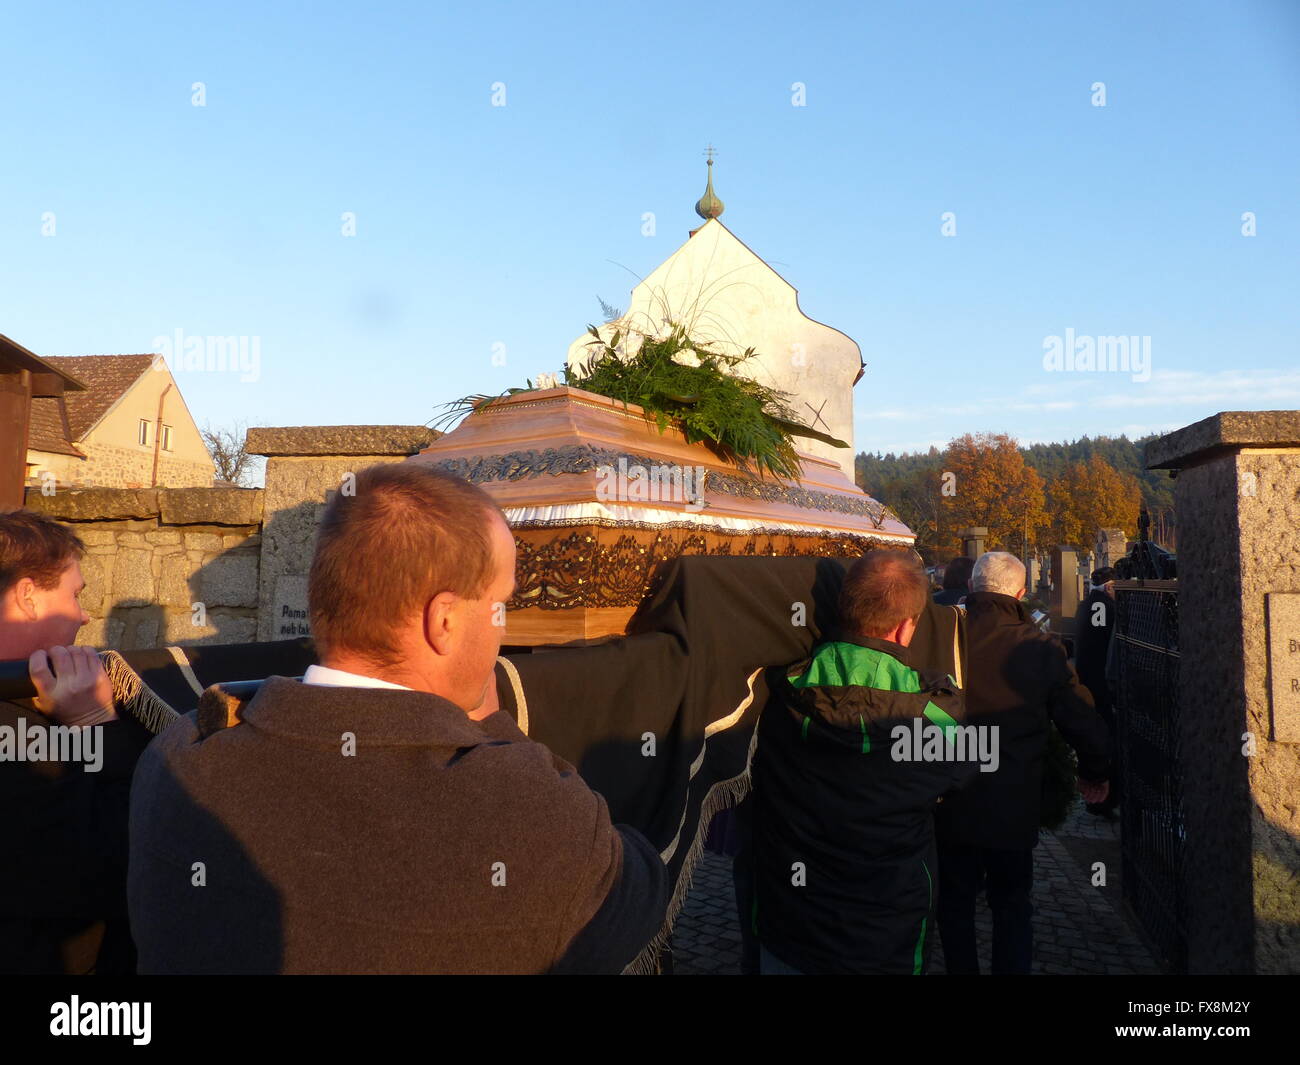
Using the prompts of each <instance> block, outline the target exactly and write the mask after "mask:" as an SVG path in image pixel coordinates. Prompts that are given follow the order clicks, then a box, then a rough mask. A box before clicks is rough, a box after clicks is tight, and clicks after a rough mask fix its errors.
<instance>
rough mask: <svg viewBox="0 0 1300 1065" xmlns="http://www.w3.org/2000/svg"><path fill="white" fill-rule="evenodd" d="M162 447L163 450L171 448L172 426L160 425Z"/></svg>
mask: <svg viewBox="0 0 1300 1065" xmlns="http://www.w3.org/2000/svg"><path fill="white" fill-rule="evenodd" d="M162 449H163V450H164V451H170V450H171V449H172V427H171V426H170V425H164V426H163V427H162Z"/></svg>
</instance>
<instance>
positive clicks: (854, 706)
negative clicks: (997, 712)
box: [753, 551, 978, 974]
mask: <svg viewBox="0 0 1300 1065" xmlns="http://www.w3.org/2000/svg"><path fill="white" fill-rule="evenodd" d="M928 598H929V582H928V581H927V580H926V577H925V573H924V571H923V570H922V569H921V567H920V565H919V563H917V562H916V561H915V560H914V559H913V558H911V557H909V556H908V555H906V554H903V553H902V552H898V551H873V552H871V553H869V554H867V555H866V556H864V557H863V558H862V559H859V560H858V561H857V562H856V563H854V565H853V567H852V568H851V569H850V571H849V574H848V576H847V577H846V578H845V581H844V586H843V589H842V591H841V595H840V624H841V628H842V630H843V634H842V635H841V637H840V639H838V640H833V641H830V642H828V643H824V644H822V645H820V646H819V647H817V648H816V649H815V650H814V652H813V656H812V658H811V659H810V660H809V661H807V662H804V663H801V664H800V665H798V666H796V667H794V668H792V669H782V670H779V671H775V672H776V674H777V675H776V676H775V677H774V678H773V682H772V683H773V690H772V697H771V699H770V700H769V702H768V705H767V706H766V708H765V709H764V712H763V716H762V718H761V719H760V723H759V733H758V748H757V751H756V754H755V760H754V768H753V779H754V810H753V832H754V864H755V882H756V905H755V909H756V911H757V913H756V916H757V927H758V939H759V942H760V944H761V962H760V964H761V971H762V972H763V973H765V974H767V973H801V974H813V973H921V972H923V971H924V967H925V956H926V946H927V932H928V931H929V928H930V925H931V924H932V918H933V906H934V898H935V888H936V884H935V880H934V875H935V873H934V870H935V860H934V836H933V812H934V806H935V801H936V800H937V798H938V797H939V796H940V795H941V794H943V793H944V792H945V791H947V790H948V789H949V788H951V787H953V786H954V785H955V784H957V783H958V782H960V781H962V780H964V779H966V778H967V777H969V776H970V775H971V774H973V773H974V772H976V770H977V768H978V765H977V762H978V752H976V751H975V750H974V749H971V750H969V751H967V750H965V749H964V748H965V744H964V741H965V739H966V737H965V736H962V737H961V739H962V740H963V743H962V749H961V750H960V751H959V750H958V748H957V747H956V746H955V745H953V744H952V743H948V742H947V741H948V740H950V739H953V738H955V737H954V733H960V732H962V729H961V725H960V722H961V720H962V718H963V717H964V712H963V708H962V699H961V695H960V693H959V692H958V691H957V689H956V685H955V683H954V681H953V680H952V678H951V677H948V676H938V675H935V674H922V673H918V672H917V671H916V670H915V669H913V668H912V667H911V666H910V665H909V664H908V660H907V651H906V648H907V645H908V644H909V643H910V642H911V639H912V635H913V633H914V632H915V631H916V624H917V619H918V617H919V616H920V615H921V613H922V612H923V610H924V609H925V608H926V605H927V600H928ZM922 737H924V738H925V739H926V740H935V742H934V743H932V744H930V745H928V746H927V747H926V748H925V749H922V747H921V745H920V743H918V742H914V741H917V740H919V739H921V738H922Z"/></svg>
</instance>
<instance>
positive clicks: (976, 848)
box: [936, 551, 1109, 973]
mask: <svg viewBox="0 0 1300 1065" xmlns="http://www.w3.org/2000/svg"><path fill="white" fill-rule="evenodd" d="M971 587H972V589H973V590H972V592H971V594H970V595H968V596H967V597H966V640H967V651H968V657H967V667H968V668H967V677H966V706H967V720H968V722H969V723H970V724H972V725H984V726H994V725H995V726H997V728H998V734H999V737H1000V743H999V746H1000V752H1001V759H1000V764H999V765H998V768H997V770H996V771H995V772H992V773H980V774H979V775H978V776H976V777H975V778H974V779H973V780H972V781H971V782H970V783H969V784H968V785H967V786H966V787H965V788H963V789H961V790H960V791H958V792H955V793H953V794H950V795H948V796H947V797H945V799H944V801H943V802H942V803H941V804H940V806H939V811H938V815H937V818H936V827H937V837H938V843H939V912H938V919H939V936H940V939H941V940H942V942H943V952H944V959H945V962H946V964H947V967H948V972H949V973H978V972H979V961H978V958H977V956H976V951H975V901H976V897H977V895H978V894H979V889H980V885H981V883H983V884H985V885H986V887H987V892H988V902H989V908H990V909H991V910H992V911H993V959H992V962H993V972H994V973H1027V972H1029V970H1030V965H1031V962H1032V958H1033V932H1032V927H1031V924H1030V919H1031V917H1032V915H1033V907H1032V904H1031V902H1030V893H1031V891H1032V888H1033V877H1034V852H1033V848H1034V847H1035V846H1036V845H1037V843H1038V822H1039V802H1040V792H1041V789H1042V775H1043V759H1044V755H1045V753H1046V748H1047V734H1048V727H1049V725H1050V724H1053V723H1054V724H1055V725H1056V727H1057V728H1058V729H1059V730H1060V731H1061V734H1062V736H1064V738H1065V741H1066V742H1067V743H1068V744H1070V746H1072V747H1073V748H1074V749H1075V752H1076V753H1077V754H1078V759H1079V790H1080V792H1082V793H1083V796H1084V798H1085V799H1086V800H1088V801H1090V802H1100V801H1101V800H1102V799H1104V798H1105V795H1106V790H1107V780H1106V778H1107V776H1108V775H1109V765H1108V759H1107V748H1106V726H1105V723H1104V722H1103V721H1102V720H1101V718H1100V717H1099V716H1098V715H1097V712H1096V711H1095V710H1094V709H1093V706H1092V698H1091V696H1090V695H1089V694H1088V689H1087V688H1085V687H1083V685H1081V684H1080V683H1079V681H1078V678H1077V677H1076V676H1075V674H1074V670H1073V669H1071V668H1070V663H1069V660H1068V659H1067V657H1066V653H1065V647H1064V645H1063V644H1062V643H1061V641H1060V640H1059V639H1057V638H1056V637H1054V636H1050V635H1048V634H1046V633H1043V632H1041V631H1039V629H1038V628H1037V626H1035V625H1034V623H1033V621H1032V620H1031V619H1030V617H1029V615H1028V613H1027V612H1026V610H1025V608H1024V606H1023V604H1022V603H1021V602H1020V600H1021V599H1022V598H1023V597H1024V594H1025V567H1024V565H1023V564H1022V563H1021V562H1020V561H1019V559H1017V558H1016V557H1015V556H1014V555H1010V554H1007V553H1006V552H1004V551H990V552H988V553H987V554H984V555H981V556H980V558H979V560H978V561H977V562H976V563H975V569H974V572H973V573H972V575H971Z"/></svg>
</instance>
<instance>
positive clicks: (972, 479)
mask: <svg viewBox="0 0 1300 1065" xmlns="http://www.w3.org/2000/svg"><path fill="white" fill-rule="evenodd" d="M940 493H941V495H940V500H941V505H942V507H943V510H944V520H943V523H942V525H943V527H944V528H945V529H948V530H952V534H953V538H952V539H951V540H950V541H949V546H950V547H951V548H952V553H953V554H957V553H960V550H961V541H960V539H958V538H956V536H955V533H956V532H957V531H958V530H960V529H963V528H965V527H967V526H971V525H983V526H987V528H988V530H989V535H988V540H987V542H986V546H987V547H988V549H989V550H1000V551H1013V552H1015V553H1016V554H1018V555H1023V554H1024V553H1025V535H1026V530H1027V531H1028V536H1029V544H1030V545H1031V546H1032V545H1034V544H1036V543H1037V542H1038V533H1039V532H1040V531H1042V530H1044V529H1046V528H1047V526H1048V518H1047V514H1046V512H1045V511H1044V509H1043V508H1044V502H1045V499H1044V494H1043V479H1042V477H1040V476H1039V475H1038V471H1037V470H1035V469H1034V468H1033V467H1032V466H1027V465H1026V464H1025V456H1024V454H1023V453H1022V452H1021V450H1020V446H1019V445H1018V444H1017V443H1016V441H1015V439H1013V438H1012V437H1010V436H1008V435H1007V434H1006V433H974V434H972V433H967V434H965V435H964V436H959V437H957V438H956V439H954V440H951V441H949V443H948V448H947V450H946V451H945V452H944V454H943V477H942V483H941V488H940Z"/></svg>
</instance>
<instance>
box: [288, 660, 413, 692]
mask: <svg viewBox="0 0 1300 1065" xmlns="http://www.w3.org/2000/svg"><path fill="white" fill-rule="evenodd" d="M302 682H303V683H304V684H318V685H320V686H321V687H325V688H396V689H397V690H399V691H404V692H409V691H412V690H413V689H411V688H408V687H407V686H406V685H405V684H393V683H391V682H389V681H386V680H380V679H379V678H378V677H366V676H362V675H361V674H360V673H348V672H347V671H346V670H342V669H330V668H329V667H328V666H308V667H307V672H306V673H304V674H303V675H302Z"/></svg>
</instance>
